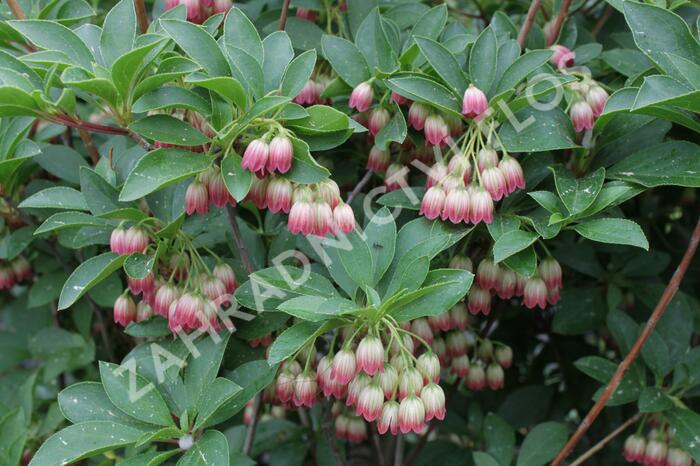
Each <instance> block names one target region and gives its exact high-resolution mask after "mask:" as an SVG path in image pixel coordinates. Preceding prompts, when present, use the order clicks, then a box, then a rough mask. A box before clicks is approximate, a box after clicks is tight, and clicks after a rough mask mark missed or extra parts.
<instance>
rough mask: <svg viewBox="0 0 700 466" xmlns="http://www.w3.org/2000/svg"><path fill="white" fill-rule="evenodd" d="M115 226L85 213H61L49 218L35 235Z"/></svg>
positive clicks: (35, 231)
mask: <svg viewBox="0 0 700 466" xmlns="http://www.w3.org/2000/svg"><path fill="white" fill-rule="evenodd" d="M113 225H114V224H113V223H112V222H110V221H109V220H106V219H103V218H99V217H93V216H92V215H89V214H85V213H83V212H59V213H57V214H54V215H52V216H51V217H49V218H47V219H46V220H45V221H44V223H42V224H41V225H40V226H39V227H38V228H37V229H36V230H34V235H35V236H36V235H41V234H43V233H48V232H51V231H59V230H64V229H66V228H78V227H108V226H113Z"/></svg>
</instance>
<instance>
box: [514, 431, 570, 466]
mask: <svg viewBox="0 0 700 466" xmlns="http://www.w3.org/2000/svg"><path fill="white" fill-rule="evenodd" d="M568 436H569V432H568V430H567V428H566V425H564V424H561V423H559V422H544V423H542V424H538V425H537V426H535V428H534V429H532V430H531V431H530V432H529V433H528V434H527V436H526V437H525V440H524V441H523V444H522V446H521V447H520V453H518V460H517V462H516V466H542V465H543V464H546V463H548V462H549V461H550V460H552V459H553V458H554V457H555V456H556V455H557V453H559V450H560V449H561V448H562V447H563V446H564V444H565V443H566V440H567V439H568Z"/></svg>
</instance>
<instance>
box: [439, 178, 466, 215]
mask: <svg viewBox="0 0 700 466" xmlns="http://www.w3.org/2000/svg"><path fill="white" fill-rule="evenodd" d="M448 178H450V177H448ZM470 208H471V199H470V198H469V192H468V191H467V190H466V189H464V188H462V187H459V188H457V189H451V190H450V191H449V192H448V194H447V196H446V197H445V206H444V208H443V209H442V214H441V216H440V218H442V220H447V219H449V220H450V222H452V223H460V222H469V218H470Z"/></svg>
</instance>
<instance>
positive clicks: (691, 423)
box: [664, 408, 700, 461]
mask: <svg viewBox="0 0 700 466" xmlns="http://www.w3.org/2000/svg"><path fill="white" fill-rule="evenodd" d="M664 417H665V419H667V420H668V422H669V423H670V424H671V427H673V428H674V430H675V436H674V440H675V441H677V442H678V443H679V445H680V446H681V447H682V448H683V449H684V450H685V451H687V452H688V453H690V456H692V457H693V459H694V460H695V461H700V444H699V443H698V441H697V439H698V437H699V436H700V415H698V414H697V413H695V412H693V411H691V410H689V409H683V408H676V409H673V410H671V411H667V412H665V413H664Z"/></svg>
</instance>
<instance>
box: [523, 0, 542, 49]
mask: <svg viewBox="0 0 700 466" xmlns="http://www.w3.org/2000/svg"><path fill="white" fill-rule="evenodd" d="M541 3H542V2H541V1H540V0H532V3H530V8H529V9H528V10H527V16H526V17H525V22H523V25H522V27H521V28H520V32H519V33H518V44H520V48H524V47H525V42H527V35H528V34H530V29H532V23H533V22H534V21H535V16H537V10H539V9H540V4H541Z"/></svg>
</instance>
